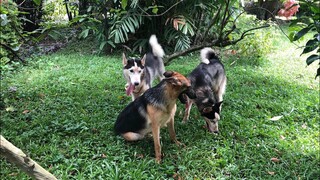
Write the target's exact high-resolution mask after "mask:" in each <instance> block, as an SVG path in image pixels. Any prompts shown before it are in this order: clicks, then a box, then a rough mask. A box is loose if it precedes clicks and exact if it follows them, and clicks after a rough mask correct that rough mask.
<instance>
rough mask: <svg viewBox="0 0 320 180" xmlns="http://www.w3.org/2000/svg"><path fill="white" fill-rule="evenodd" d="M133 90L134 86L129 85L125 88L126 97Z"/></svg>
mask: <svg viewBox="0 0 320 180" xmlns="http://www.w3.org/2000/svg"><path fill="white" fill-rule="evenodd" d="M134 88H135V85H134V84H131V83H130V84H129V86H128V87H127V89H126V93H127V96H129V95H130V94H132V92H133V91H134Z"/></svg>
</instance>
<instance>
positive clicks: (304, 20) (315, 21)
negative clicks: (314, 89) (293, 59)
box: [289, 0, 320, 77]
mask: <svg viewBox="0 0 320 180" xmlns="http://www.w3.org/2000/svg"><path fill="white" fill-rule="evenodd" d="M299 5H300V9H299V13H298V14H297V19H296V20H292V21H291V23H290V30H291V33H290V34H289V38H290V40H291V41H298V40H300V39H301V38H302V37H304V36H305V35H306V34H307V33H312V34H313V36H312V37H311V38H310V39H309V40H308V41H307V43H306V45H305V46H304V48H303V52H302V53H301V55H303V54H308V53H312V52H314V53H312V54H311V55H309V56H308V58H307V59H306V63H307V65H310V64H312V63H313V62H316V61H320V55H319V53H320V48H319V46H320V9H319V6H320V0H313V1H309V0H300V1H299ZM294 6H297V4H293V5H292V6H291V7H294ZM319 65H320V64H319ZM319 75H320V67H319V68H318V70H317V73H316V77H317V76H319Z"/></svg>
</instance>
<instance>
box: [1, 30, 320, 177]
mask: <svg viewBox="0 0 320 180" xmlns="http://www.w3.org/2000/svg"><path fill="white" fill-rule="evenodd" d="M272 30H273V32H272V34H273V37H271V36H270V38H273V39H272V41H271V42H272V43H273V44H271V45H270V46H272V47H271V50H270V53H269V54H267V55H265V56H263V57H260V58H255V59H254V58H252V57H248V56H240V55H239V54H237V52H235V51H232V50H228V49H222V50H221V53H220V55H221V57H222V61H223V63H224V64H225V68H226V72H227V77H228V84H227V91H226V95H225V98H224V104H223V110H222V119H221V121H220V123H219V129H220V133H219V135H212V134H210V133H208V132H207V131H206V130H205V129H204V128H203V127H202V126H203V125H204V120H203V119H202V118H201V117H200V115H199V113H198V112H197V111H196V109H195V108H193V109H192V112H191V115H190V120H189V121H188V123H186V124H183V123H182V117H183V105H182V104H180V103H178V111H177V114H176V120H175V122H176V123H175V124H176V125H175V126H176V127H175V128H176V133H177V137H178V139H179V140H180V141H181V142H183V143H184V144H185V145H186V147H177V146H176V145H175V144H173V143H171V142H170V138H169V135H168V131H167V130H166V129H163V130H162V131H161V137H162V138H161V143H162V148H163V153H164V158H163V161H162V163H161V164H156V163H155V161H154V149H153V141H152V138H146V139H144V140H142V141H139V142H134V143H128V142H125V141H124V140H123V139H122V138H121V137H118V136H115V135H114V133H113V125H114V122H115V120H116V117H117V115H118V113H119V112H120V111H121V110H122V109H123V108H124V107H125V106H126V105H127V104H128V102H130V101H131V97H129V96H125V92H124V85H125V81H124V79H123V77H122V72H121V68H122V65H121V54H120V53H119V54H118V55H112V56H111V55H110V56H96V55H92V54H91V53H86V52H85V51H84V50H85V48H83V46H82V45H83V44H81V42H78V43H77V44H78V45H77V46H73V47H69V48H67V49H65V50H61V51H59V52H57V53H54V54H51V55H43V56H39V57H37V59H36V60H35V61H33V62H32V63H30V64H29V65H28V66H26V67H23V68H21V69H19V70H18V71H17V72H15V73H8V74H7V75H6V76H3V77H2V79H1V104H0V107H1V120H0V123H1V124H0V126H1V134H2V135H3V136H4V137H5V138H7V139H8V140H9V141H11V142H12V143H13V144H15V145H16V146H17V147H19V148H21V149H22V150H23V151H24V152H25V153H27V154H28V155H29V156H30V157H31V158H32V159H34V160H35V161H37V162H38V163H39V164H40V165H41V166H43V167H44V168H46V169H47V170H49V171H50V172H51V173H53V174H54V175H55V176H56V177H57V178H58V179H318V178H319V177H320V173H319V172H318V170H319V166H320V164H319V160H320V155H319V150H320V148H319V130H320V129H319V85H318V83H319V81H318V79H316V80H315V79H314V72H315V69H316V67H315V66H308V67H304V66H301V64H303V63H304V60H303V59H302V58H301V59H300V57H299V55H300V53H301V51H300V50H298V49H296V47H295V46H293V45H292V44H290V43H289V42H288V40H287V39H286V37H284V36H283V35H282V34H281V33H278V31H276V30H275V29H272ZM261 34H263V33H261ZM85 43H87V42H85ZM248 44H250V43H248ZM302 44H303V43H302ZM260 48H263V47H260ZM198 63H199V57H198V54H193V55H191V56H188V57H183V58H180V59H178V60H176V61H174V62H172V64H170V65H169V66H167V67H166V69H167V70H176V71H179V72H181V73H183V74H188V73H189V72H190V71H191V70H192V69H193V68H194V67H195V66H196V65H197V64H198ZM0 165H1V172H0V173H1V174H0V177H1V179H30V178H29V177H27V176H26V175H25V174H24V173H22V172H20V170H18V169H17V168H16V167H14V166H13V165H11V164H9V163H7V162H6V161H4V159H1V162H0Z"/></svg>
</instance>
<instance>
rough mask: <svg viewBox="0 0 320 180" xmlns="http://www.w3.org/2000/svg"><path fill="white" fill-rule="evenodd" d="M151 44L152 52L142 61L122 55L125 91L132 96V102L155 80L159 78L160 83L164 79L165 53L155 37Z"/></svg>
mask: <svg viewBox="0 0 320 180" xmlns="http://www.w3.org/2000/svg"><path fill="white" fill-rule="evenodd" d="M149 44H150V46H151V51H150V52H148V53H147V54H145V55H144V56H143V57H142V58H141V59H140V58H129V59H127V58H126V56H125V54H124V53H123V54H122V63H123V75H124V78H125V79H126V81H127V83H126V85H125V90H126V94H127V95H128V96H129V95H131V96H132V101H133V100H135V99H136V98H137V97H139V96H141V95H142V94H143V93H144V92H145V91H146V90H147V89H149V88H150V87H151V86H152V82H153V80H154V79H155V78H159V80H160V81H161V80H162V79H163V78H164V77H163V73H164V72H165V68H164V64H163V59H162V58H163V56H164V51H163V49H162V47H161V45H160V44H159V43H158V40H157V37H156V36H155V35H151V37H150V39H149Z"/></svg>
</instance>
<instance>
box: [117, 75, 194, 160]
mask: <svg viewBox="0 0 320 180" xmlns="http://www.w3.org/2000/svg"><path fill="white" fill-rule="evenodd" d="M164 76H165V78H164V79H163V80H162V81H161V82H160V83H159V84H158V85H156V86H155V87H153V88H150V89H148V90H147V91H146V92H145V93H144V94H143V95H142V96H140V97H138V98H137V99H135V100H134V101H133V102H131V103H130V104H129V105H128V106H127V107H126V108H125V109H124V110H123V111H122V112H121V113H120V114H119V116H118V118H117V121H116V123H115V126H114V130H115V132H116V134H120V135H122V136H123V137H124V139H126V140H127V141H136V140H140V139H142V138H144V136H145V135H146V134H147V133H150V132H152V135H153V140H154V149H155V157H156V161H157V162H160V160H161V146H160V127H163V126H166V125H168V129H169V134H170V137H171V139H172V140H173V141H174V142H175V143H176V144H180V142H179V141H178V140H177V139H176V134H175V131H174V115H175V113H176V100H177V98H178V96H179V95H180V94H181V93H184V92H186V91H188V89H189V88H190V86H191V84H190V81H189V80H188V79H187V78H186V77H184V76H183V75H181V74H179V73H177V72H173V71H167V72H165V73H164ZM188 95H189V97H190V98H195V97H194V93H193V94H192V92H191V93H190V92H189V93H188Z"/></svg>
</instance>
